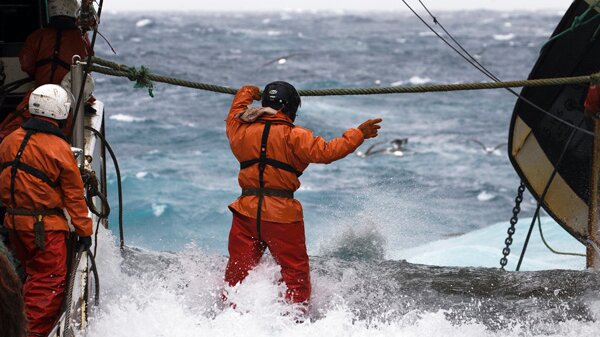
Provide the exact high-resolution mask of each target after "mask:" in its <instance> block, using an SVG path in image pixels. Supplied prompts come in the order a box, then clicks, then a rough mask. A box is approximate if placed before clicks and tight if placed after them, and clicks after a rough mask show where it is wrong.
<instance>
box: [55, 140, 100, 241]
mask: <svg viewBox="0 0 600 337" xmlns="http://www.w3.org/2000/svg"><path fill="white" fill-rule="evenodd" d="M64 146H65V151H64V155H63V156H62V157H61V158H59V161H60V166H61V172H60V176H59V178H58V180H59V182H60V188H61V190H62V192H63V200H64V203H65V208H66V209H67V212H68V213H69V216H70V217H71V223H72V224H73V227H75V232H76V233H77V235H79V236H90V235H92V232H93V231H92V219H90V218H89V217H88V208H87V204H86V203H85V199H84V197H83V180H82V179H81V174H80V173H79V167H77V163H76V162H75V157H74V156H73V153H72V152H71V149H70V148H69V146H68V145H66V144H65V145H64Z"/></svg>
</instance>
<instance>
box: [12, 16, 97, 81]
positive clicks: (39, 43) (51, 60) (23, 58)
mask: <svg viewBox="0 0 600 337" xmlns="http://www.w3.org/2000/svg"><path fill="white" fill-rule="evenodd" d="M89 53H90V42H89V39H88V37H87V34H82V32H81V30H80V29H79V28H78V27H77V26H76V25H75V20H74V19H73V18H65V19H63V20H56V17H53V18H52V20H51V24H50V25H49V26H48V27H46V28H40V29H38V30H36V31H34V32H33V33H31V34H30V35H29V36H28V37H27V39H26V40H25V44H23V48H22V49H21V52H20V53H19V61H20V62H21V69H22V70H23V71H24V72H26V73H27V74H28V75H29V76H30V77H31V78H33V79H34V80H35V84H36V87H37V86H40V85H43V84H60V81H62V79H63V77H65V75H66V74H67V73H68V72H69V71H70V70H71V63H72V62H73V61H72V58H73V55H79V56H81V57H82V58H85V57H87V56H88V55H89Z"/></svg>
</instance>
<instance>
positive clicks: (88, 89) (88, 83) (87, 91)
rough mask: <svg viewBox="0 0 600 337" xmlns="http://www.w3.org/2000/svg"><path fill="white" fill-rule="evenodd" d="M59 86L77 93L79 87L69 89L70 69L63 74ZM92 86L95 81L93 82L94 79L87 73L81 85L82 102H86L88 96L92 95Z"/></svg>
mask: <svg viewBox="0 0 600 337" xmlns="http://www.w3.org/2000/svg"><path fill="white" fill-rule="evenodd" d="M60 86H61V87H63V88H64V89H65V90H66V91H68V92H70V93H72V94H75V93H79V89H80V88H75V91H73V90H71V72H70V71H69V72H68V73H67V74H66V75H65V77H63V79H62V81H61V82H60ZM94 87H95V83H94V79H93V78H92V75H90V74H87V77H86V78H85V85H84V86H83V102H86V101H87V100H88V99H90V97H92V93H93V92H94Z"/></svg>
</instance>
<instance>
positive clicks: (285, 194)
mask: <svg viewBox="0 0 600 337" xmlns="http://www.w3.org/2000/svg"><path fill="white" fill-rule="evenodd" d="M247 196H258V197H261V196H270V197H280V198H287V199H294V191H289V190H280V189H276V188H246V187H245V188H242V197H247Z"/></svg>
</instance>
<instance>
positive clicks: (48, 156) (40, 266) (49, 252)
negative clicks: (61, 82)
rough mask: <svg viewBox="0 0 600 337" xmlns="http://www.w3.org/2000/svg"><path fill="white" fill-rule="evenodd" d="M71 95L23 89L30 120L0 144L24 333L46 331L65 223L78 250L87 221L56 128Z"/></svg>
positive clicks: (63, 262)
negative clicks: (21, 274)
mask: <svg viewBox="0 0 600 337" xmlns="http://www.w3.org/2000/svg"><path fill="white" fill-rule="evenodd" d="M72 100H73V99H72V95H71V94H70V93H68V92H67V91H66V90H64V89H63V88H62V87H61V86H58V85H55V84H46V85H43V86H41V87H39V88H37V89H35V90H34V91H33V92H32V93H31V97H30V99H29V112H30V113H31V115H32V118H31V119H29V120H28V121H27V122H25V123H24V124H23V126H21V127H20V128H19V129H18V130H16V131H14V132H13V133H11V134H10V135H8V136H7V137H6V138H5V139H4V141H3V142H2V143H0V170H1V171H0V201H1V202H2V204H3V205H4V206H5V207H6V215H5V218H4V226H5V227H6V228H7V229H8V231H9V237H10V244H11V249H12V251H13V252H14V254H15V256H16V257H17V259H18V260H19V262H20V263H21V265H22V266H23V267H24V270H25V274H26V280H25V284H24V287H23V293H24V297H25V308H26V313H27V319H28V321H29V331H28V336H30V337H31V336H46V335H47V334H48V333H49V332H50V330H51V329H52V327H53V325H54V324H55V322H56V321H57V319H58V314H59V312H60V307H61V304H62V301H63V299H64V295H65V293H64V291H65V283H66V275H67V244H66V240H67V236H68V235H69V231H70V229H69V224H68V222H67V216H68V217H69V219H70V223H71V224H72V225H73V227H74V228H75V232H76V233H77V235H78V236H79V244H80V247H83V249H89V247H90V245H91V235H92V220H91V219H90V218H89V216H88V208H87V205H86V202H85V199H84V189H83V181H82V178H81V175H80V173H79V168H78V166H77V163H76V162H75V157H74V155H73V153H72V152H71V147H70V145H69V144H68V143H67V141H66V140H65V136H64V134H63V133H62V132H61V131H60V127H59V126H60V124H61V123H62V122H63V121H64V120H65V119H66V118H67V116H68V114H69V112H70V108H71V105H72V104H73V102H72Z"/></svg>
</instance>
